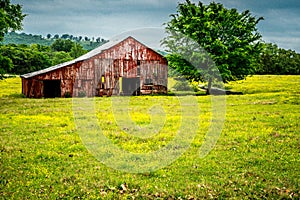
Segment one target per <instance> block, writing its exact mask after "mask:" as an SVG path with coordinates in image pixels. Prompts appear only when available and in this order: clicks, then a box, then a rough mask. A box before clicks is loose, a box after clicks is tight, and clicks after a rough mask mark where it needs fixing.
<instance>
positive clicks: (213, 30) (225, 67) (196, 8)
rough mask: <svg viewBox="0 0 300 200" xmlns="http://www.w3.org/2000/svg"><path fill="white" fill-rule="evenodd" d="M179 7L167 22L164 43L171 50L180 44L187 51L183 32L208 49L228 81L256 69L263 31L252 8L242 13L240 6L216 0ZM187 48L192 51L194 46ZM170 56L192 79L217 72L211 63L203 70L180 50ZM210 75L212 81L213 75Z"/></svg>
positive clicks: (171, 63) (174, 66) (197, 79)
mask: <svg viewBox="0 0 300 200" xmlns="http://www.w3.org/2000/svg"><path fill="white" fill-rule="evenodd" d="M177 9H178V10H177V13H176V14H173V15H171V20H170V21H169V22H168V23H167V24H166V30H167V33H169V36H168V37H166V38H165V39H164V44H165V45H166V47H167V48H168V50H169V51H170V52H174V48H178V47H181V48H180V51H181V52H183V51H184V50H183V49H184V47H182V46H184V45H185V43H183V42H182V39H180V38H178V34H174V33H178V32H179V33H181V34H183V35H185V36H186V37H188V38H191V39H192V40H194V41H195V42H196V43H197V44H199V45H200V46H201V47H202V48H203V50H205V51H206V52H207V53H208V55H209V56H210V57H211V59H212V61H213V62H214V64H215V65H216V66H217V68H218V70H219V72H220V74H221V76H222V78H223V81H224V82H227V81H234V80H240V79H243V78H245V77H246V76H247V75H249V74H253V73H255V65H256V61H257V58H258V57H259V54H260V51H261V45H260V39H261V35H260V33H259V32H258V30H257V28H256V25H257V24H258V23H259V21H260V20H262V19H263V18H262V17H260V18H256V17H253V16H252V15H251V13H250V11H249V10H246V11H244V12H242V13H239V12H238V11H237V10H236V9H227V8H225V7H224V6H223V5H222V4H220V3H215V2H212V3H210V4H209V5H204V4H203V3H202V2H199V3H198V4H195V3H191V2H190V1H189V0H186V2H184V3H179V5H178V7H177ZM179 37H180V36H179ZM186 48H188V49H189V50H188V51H190V48H191V47H190V46H186ZM175 52H178V51H177V50H175ZM191 56H194V55H191ZM168 59H169V63H170V66H171V67H172V68H174V69H176V70H177V71H178V72H179V73H181V74H183V75H184V76H185V77H186V78H187V79H188V80H190V81H193V80H195V81H199V80H203V77H209V74H212V73H213V65H212V64H210V63H206V65H207V66H205V68H202V70H200V73H199V70H197V69H193V68H194V67H193V66H190V63H189V62H186V61H182V60H181V61H180V60H179V59H180V55H178V54H176V53H175V54H171V55H169V56H168ZM200 74H201V75H202V76H201V75H200ZM208 79H209V82H211V81H212V80H211V77H209V78H208ZM209 85H210V83H209ZM209 89H210V88H209Z"/></svg>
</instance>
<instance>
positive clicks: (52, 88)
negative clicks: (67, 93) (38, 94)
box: [43, 80, 61, 98]
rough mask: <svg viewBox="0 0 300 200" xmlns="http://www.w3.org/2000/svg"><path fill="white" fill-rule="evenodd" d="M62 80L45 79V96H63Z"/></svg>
mask: <svg viewBox="0 0 300 200" xmlns="http://www.w3.org/2000/svg"><path fill="white" fill-rule="evenodd" d="M60 82H61V81H60V80H45V81H43V83H44V97H45V98H55V97H61V88H60Z"/></svg>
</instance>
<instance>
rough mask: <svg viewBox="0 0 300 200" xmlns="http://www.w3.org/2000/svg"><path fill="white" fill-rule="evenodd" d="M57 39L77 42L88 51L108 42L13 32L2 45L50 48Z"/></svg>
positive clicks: (63, 35)
mask: <svg viewBox="0 0 300 200" xmlns="http://www.w3.org/2000/svg"><path fill="white" fill-rule="evenodd" d="M57 39H64V40H71V41H73V42H77V43H79V44H80V45H81V46H83V48H84V49H86V50H92V49H94V48H96V47H98V46H100V45H102V44H104V43H106V42H107V40H105V39H104V38H101V37H97V38H95V37H92V38H89V37H87V36H74V35H72V34H62V35H61V36H60V35H59V34H55V35H51V34H50V33H49V34H47V35H46V36H42V35H33V34H26V33H17V32H15V31H11V32H8V33H6V34H5V35H4V40H3V41H2V44H27V45H31V44H40V45H45V46H50V45H51V44H52V43H53V42H54V41H55V40H57Z"/></svg>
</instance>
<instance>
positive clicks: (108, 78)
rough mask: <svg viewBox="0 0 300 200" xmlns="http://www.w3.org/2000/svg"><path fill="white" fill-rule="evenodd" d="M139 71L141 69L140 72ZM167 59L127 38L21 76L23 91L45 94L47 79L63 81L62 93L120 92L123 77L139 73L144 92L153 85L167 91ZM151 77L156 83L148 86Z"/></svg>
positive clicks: (76, 94) (41, 95)
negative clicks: (80, 58) (82, 58)
mask: <svg viewBox="0 0 300 200" xmlns="http://www.w3.org/2000/svg"><path fill="white" fill-rule="evenodd" d="M138 71H139V72H140V73H138ZM167 74H168V67H167V60H166V59H165V58H164V57H162V56H161V55H160V54H158V53H156V52H155V51H153V50H151V49H150V48H148V47H146V46H145V45H143V44H141V43H139V42H137V41H136V40H135V39H133V38H127V39H126V40H124V41H122V42H120V43H119V44H117V45H115V46H113V47H112V48H110V49H107V50H105V51H103V52H102V53H100V54H98V55H96V56H94V57H92V58H89V59H88V60H86V61H80V62H77V63H75V64H72V65H69V66H65V67H62V68H59V69H56V70H54V71H51V72H48V73H45V74H41V75H37V76H35V77H32V78H29V79H24V78H23V79H22V91H23V94H25V95H26V96H27V97H36V98H39V97H43V96H44V94H43V93H44V84H43V81H44V80H60V81H61V97H64V96H66V95H71V96H88V97H92V96H95V95H96V96H101V95H118V94H120V92H121V88H120V78H121V77H122V78H135V77H139V79H140V81H139V87H140V88H141V89H142V92H144V91H147V89H151V90H152V91H153V88H154V89H155V90H154V91H155V92H165V93H166V91H167V78H168V75H167ZM147 80H148V81H149V80H152V83H153V87H152V88H149V87H148V86H145V85H146V84H147Z"/></svg>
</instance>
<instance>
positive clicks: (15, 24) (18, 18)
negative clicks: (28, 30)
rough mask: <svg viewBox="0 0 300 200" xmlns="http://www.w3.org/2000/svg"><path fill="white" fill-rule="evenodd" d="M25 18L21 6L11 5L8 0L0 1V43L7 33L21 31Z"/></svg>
mask: <svg viewBox="0 0 300 200" xmlns="http://www.w3.org/2000/svg"><path fill="white" fill-rule="evenodd" d="M25 16H26V15H24V14H22V6H21V5H19V4H16V5H13V4H11V3H10V0H0V41H2V40H3V38H4V34H5V33H7V32H8V31H10V30H21V29H22V20H23V19H24V17H25Z"/></svg>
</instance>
